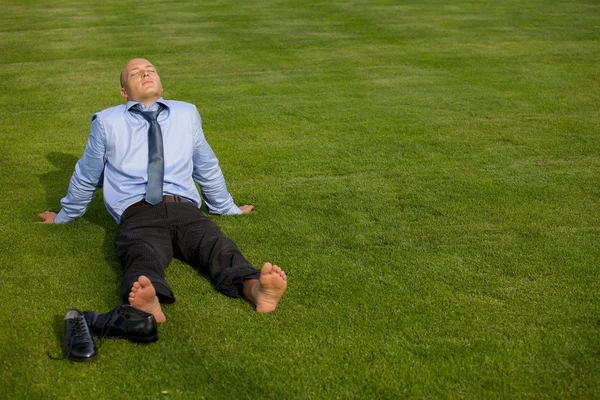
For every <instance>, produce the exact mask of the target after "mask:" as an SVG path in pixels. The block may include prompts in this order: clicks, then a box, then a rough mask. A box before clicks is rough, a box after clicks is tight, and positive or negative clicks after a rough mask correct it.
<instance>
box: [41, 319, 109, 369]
mask: <svg viewBox="0 0 600 400" xmlns="http://www.w3.org/2000/svg"><path fill="white" fill-rule="evenodd" d="M86 328H87V322H85V318H84V317H83V316H80V317H77V318H74V319H73V326H72V332H73V331H74V332H75V334H74V335H73V336H75V337H79V338H85V336H88V338H85V339H84V340H82V342H85V343H90V342H92V343H93V342H94V340H93V339H92V336H91V334H90V333H89V331H88V335H86V334H85V331H86ZM67 334H69V332H67ZM69 345H70V346H72V345H73V341H71V342H70V343H69ZM99 348H100V346H96V349H99ZM68 350H69V351H68V352H67V353H66V354H64V353H63V355H62V357H55V356H53V355H52V354H50V350H48V353H47V354H48V357H50V358H51V359H53V360H64V359H65V358H67V357H68V356H70V355H71V351H72V350H73V348H72V347H69V349H68Z"/></svg>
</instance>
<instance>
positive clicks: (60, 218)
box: [54, 208, 75, 224]
mask: <svg viewBox="0 0 600 400" xmlns="http://www.w3.org/2000/svg"><path fill="white" fill-rule="evenodd" d="M74 220H75V218H71V217H69V216H68V215H67V213H66V212H65V209H64V208H61V209H60V211H59V212H58V214H56V218H54V223H55V224H66V223H69V222H72V221H74Z"/></svg>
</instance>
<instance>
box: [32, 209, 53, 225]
mask: <svg viewBox="0 0 600 400" xmlns="http://www.w3.org/2000/svg"><path fill="white" fill-rule="evenodd" d="M37 216H38V217H40V218H41V219H43V221H38V222H37V223H38V224H53V223H54V218H56V213H53V212H52V211H44V212H43V213H39V214H38V215H37Z"/></svg>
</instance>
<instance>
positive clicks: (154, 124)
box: [130, 104, 165, 204]
mask: <svg viewBox="0 0 600 400" xmlns="http://www.w3.org/2000/svg"><path fill="white" fill-rule="evenodd" d="M163 109H164V107H163V106H162V105H159V106H158V110H157V111H142V110H141V106H140V105H139V104H137V105H135V106H134V107H132V108H131V109H130V111H131V112H133V113H135V114H140V115H141V116H142V117H144V119H145V120H146V121H148V123H150V128H149V129H148V186H147V187H146V201H147V202H148V203H150V204H158V203H160V202H161V201H162V200H163V180H164V177H165V158H164V153H163V151H164V150H163V138H162V131H161V130H160V125H159V124H158V120H157V119H158V114H160V112H161V111H162V110H163Z"/></svg>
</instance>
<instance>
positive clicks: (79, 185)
mask: <svg viewBox="0 0 600 400" xmlns="http://www.w3.org/2000/svg"><path fill="white" fill-rule="evenodd" d="M105 153H106V136H105V134H104V129H103V127H102V123H101V122H100V120H99V118H97V116H96V115H94V116H93V117H92V124H91V129H90V135H89V137H88V142H87V145H86V146H85V150H84V152H83V156H82V157H81V159H79V161H78V162H77V164H76V165H75V172H73V176H71V181H70V182H69V189H68V191H67V195H66V196H65V197H63V199H62V200H61V201H60V204H61V206H62V208H61V210H60V212H59V213H58V214H57V215H56V218H55V220H54V222H55V223H57V224H63V223H66V222H71V221H73V220H75V219H77V218H79V217H81V216H82V215H83V214H84V213H85V212H86V210H87V207H88V205H89V203H90V201H92V199H93V198H94V196H95V194H96V190H97V189H99V188H101V187H102V180H103V174H104V163H105Z"/></svg>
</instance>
